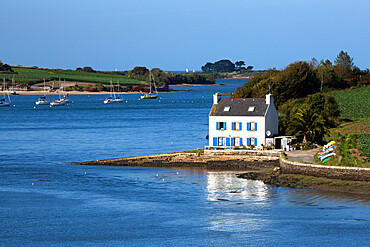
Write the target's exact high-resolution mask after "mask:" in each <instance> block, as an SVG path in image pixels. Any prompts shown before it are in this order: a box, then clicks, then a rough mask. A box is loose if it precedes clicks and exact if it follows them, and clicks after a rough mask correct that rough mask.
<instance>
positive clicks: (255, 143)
mask: <svg viewBox="0 0 370 247" xmlns="http://www.w3.org/2000/svg"><path fill="white" fill-rule="evenodd" d="M254 146H256V147H257V146H258V145H257V138H254Z"/></svg>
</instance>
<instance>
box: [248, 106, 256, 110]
mask: <svg viewBox="0 0 370 247" xmlns="http://www.w3.org/2000/svg"><path fill="white" fill-rule="evenodd" d="M255 108H256V107H255V106H250V107H248V111H254V109H255Z"/></svg>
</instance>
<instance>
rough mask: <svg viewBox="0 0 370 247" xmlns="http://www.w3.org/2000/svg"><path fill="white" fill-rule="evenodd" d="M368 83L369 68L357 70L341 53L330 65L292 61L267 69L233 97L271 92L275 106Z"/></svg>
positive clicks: (349, 58)
mask: <svg viewBox="0 0 370 247" xmlns="http://www.w3.org/2000/svg"><path fill="white" fill-rule="evenodd" d="M369 83H370V75H369V69H366V70H363V71H361V70H360V69H359V68H358V67H357V66H355V65H354V64H353V58H351V57H350V56H349V55H348V54H347V52H343V51H341V52H340V54H339V55H338V56H337V58H336V59H335V61H334V64H333V63H332V62H331V61H330V60H325V61H324V60H322V61H321V62H320V63H318V62H317V60H316V59H312V60H311V61H310V62H305V61H300V62H294V63H292V64H290V65H288V66H287V67H286V68H285V69H283V70H276V69H269V70H267V71H266V72H265V73H263V74H261V75H258V76H256V77H254V78H252V79H251V80H250V81H248V82H247V83H245V84H244V85H243V86H242V87H240V88H238V89H237V90H236V92H235V94H234V97H236V98H254V97H264V95H266V94H267V93H269V92H272V93H273V94H274V95H275V104H276V105H277V106H279V105H281V104H283V103H284V102H286V101H288V100H290V99H297V98H302V97H306V96H307V95H310V94H314V93H318V92H327V91H331V90H333V89H345V88H349V87H356V86H362V85H369Z"/></svg>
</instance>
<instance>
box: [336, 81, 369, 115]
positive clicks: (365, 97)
mask: <svg viewBox="0 0 370 247" xmlns="http://www.w3.org/2000/svg"><path fill="white" fill-rule="evenodd" d="M331 96H333V97H334V98H335V100H336V101H337V103H338V108H339V111H340V116H341V117H342V118H349V119H358V118H369V117H370V87H365V88H359V89H354V90H349V91H342V92H337V93H334V94H331Z"/></svg>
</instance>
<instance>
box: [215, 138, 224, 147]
mask: <svg viewBox="0 0 370 247" xmlns="http://www.w3.org/2000/svg"><path fill="white" fill-rule="evenodd" d="M225 144H226V143H225V137H218V145H217V146H225Z"/></svg>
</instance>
